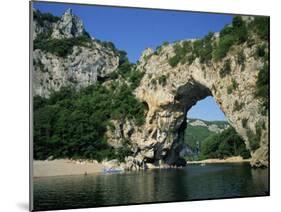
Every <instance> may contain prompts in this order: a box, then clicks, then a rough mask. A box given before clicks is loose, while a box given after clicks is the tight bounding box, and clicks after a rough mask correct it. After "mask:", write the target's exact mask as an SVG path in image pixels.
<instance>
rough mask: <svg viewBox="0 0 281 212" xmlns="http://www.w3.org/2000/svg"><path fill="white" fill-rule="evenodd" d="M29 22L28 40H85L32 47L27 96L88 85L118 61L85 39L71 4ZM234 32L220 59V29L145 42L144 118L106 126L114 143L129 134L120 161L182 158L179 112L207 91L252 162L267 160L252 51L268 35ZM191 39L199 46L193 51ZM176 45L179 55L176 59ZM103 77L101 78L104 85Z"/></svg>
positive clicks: (147, 163)
mask: <svg viewBox="0 0 281 212" xmlns="http://www.w3.org/2000/svg"><path fill="white" fill-rule="evenodd" d="M34 12H35V13H38V11H34ZM243 20H244V22H245V24H247V25H249V26H250V24H251V22H252V21H253V19H252V18H245V17H243ZM236 24H237V23H236ZM239 24H241V22H238V24H237V25H238V26H239ZM231 27H232V26H231ZM243 27H245V26H244V25H243ZM33 29H34V32H33V36H34V37H33V38H34V41H36V40H38V39H41V38H42V35H43V38H44V39H43V41H44V42H46V43H47V44H48V45H49V44H50V42H53V41H55V42H57V41H65V40H66V41H69V40H68V39H72V40H70V41H71V42H72V43H73V42H74V41H75V42H76V40H75V39H77V38H81V37H82V38H83V39H84V38H85V37H86V38H87V39H86V41H87V42H86V43H84V40H82V41H80V40H79V42H78V44H77V45H73V46H71V48H70V49H71V51H70V50H69V48H68V49H67V54H66V53H65V52H63V56H62V55H60V54H61V52H58V53H56V52H55V53H54V52H48V51H44V50H42V49H40V48H37V49H36V48H35V49H34V51H33V62H34V66H33V73H32V77H33V93H34V95H39V96H43V97H48V96H49V94H50V92H51V91H52V90H59V89H60V88H61V87H63V86H67V85H74V86H75V87H76V88H80V87H85V86H88V85H92V84H94V83H95V82H96V81H97V80H98V78H105V77H106V76H107V75H108V74H110V73H112V72H114V71H115V70H117V68H118V65H119V60H120V54H119V53H118V51H116V49H115V48H112V46H111V45H104V44H103V43H102V42H100V41H98V40H96V39H92V38H89V35H88V33H86V31H85V30H84V27H83V22H82V21H81V20H80V19H79V18H78V17H77V16H75V15H73V14H72V12H71V11H70V10H68V11H66V12H65V13H64V15H63V16H62V17H57V18H44V19H43V20H42V17H41V15H40V13H39V14H37V15H36V16H35V17H34V24H33ZM230 29H231V30H232V28H230ZM242 29H243V30H244V28H242ZM231 30H229V29H228V28H226V29H225V30H224V34H226V37H227V36H228V40H227V42H228V43H229V41H231V39H230V38H231V37H230V36H229V34H227V33H230V31H231ZM239 33H240V34H239V36H240V37H239V39H238V41H239V42H238V41H237V42H236V41H235V42H234V41H231V42H232V46H229V45H228V46H227V47H228V48H229V50H228V51H227V52H224V54H225V55H223V56H221V57H220V58H219V59H216V58H214V57H213V56H212V55H213V53H214V52H215V50H216V48H217V46H219V45H220V41H221V40H222V37H223V33H222V32H221V33H216V34H212V35H209V36H207V37H206V39H205V40H204V39H203V42H202V40H201V41H200V42H199V43H198V40H183V41H179V42H175V43H172V44H167V43H165V45H162V46H161V47H160V48H158V49H157V50H156V51H154V50H152V49H150V48H148V49H146V50H145V51H144V52H143V53H142V56H141V57H140V59H139V61H138V63H137V65H136V67H135V68H136V69H137V70H139V71H140V72H141V73H142V74H143V78H142V80H141V82H140V85H139V86H138V87H137V88H136V89H135V90H134V94H135V96H136V97H137V99H138V100H139V101H141V102H143V103H144V104H145V105H147V107H148V111H147V113H146V114H145V115H146V117H145V123H144V124H143V125H142V126H137V125H136V124H135V123H134V121H133V120H122V121H120V120H112V121H111V122H112V126H113V127H111V128H110V127H109V128H108V130H107V133H106V134H107V141H108V143H109V144H110V145H112V146H113V147H115V148H118V147H120V145H122V140H124V139H126V140H128V141H130V147H131V149H132V152H133V155H132V156H129V157H127V158H126V164H123V165H124V166H125V168H129V169H140V168H150V167H155V166H160V167H161V166H163V164H168V165H185V161H183V160H182V159H181V158H180V157H179V152H180V151H181V149H180V148H179V145H178V141H179V139H180V136H181V132H182V131H183V126H184V125H183V124H184V123H185V122H186V113H187V111H188V110H189V109H190V108H191V107H192V106H193V105H194V104H196V102H197V101H199V100H201V99H203V98H205V97H207V96H213V97H214V99H215V100H216V102H217V104H218V105H219V106H220V108H221V110H222V111H223V112H224V113H225V115H226V117H227V118H228V121H229V123H230V125H232V126H233V127H234V128H235V129H236V131H237V132H238V133H239V134H240V135H241V136H242V137H243V139H244V140H245V143H246V146H247V148H248V149H250V150H251V155H252V162H251V163H252V165H253V166H256V167H262V166H268V111H267V110H266V111H264V109H263V102H262V99H261V98H257V96H256V89H257V88H256V87H257V80H258V77H259V71H260V70H261V69H262V68H263V67H264V65H265V63H267V61H265V60H264V59H263V58H262V57H259V53H258V56H257V51H259V50H260V48H261V46H263V49H262V51H263V52H262V53H263V54H262V55H264V54H268V50H267V48H268V41H267V40H266V39H261V38H260V37H259V36H257V35H256V34H255V33H254V32H251V33H248V34H246V33H244V31H242V33H241V31H239ZM46 36H47V38H46ZM89 39H90V41H89ZM240 39H241V40H240ZM46 43H43V44H46ZM39 44H40V43H39ZM51 44H53V43H51ZM67 44H68V43H67ZM197 45H201V49H199V50H200V51H199V53H198V52H197V51H198V48H197V47H196V46H197ZM43 47H44V48H45V45H43ZM195 47H196V48H195ZM207 50H208V51H207ZM209 50H210V51H209ZM182 52H184V55H183V56H181V57H180V59H179V58H178V55H179V54H182ZM196 52H197V53H196ZM215 53H216V52H215ZM218 53H219V55H220V54H221V52H218ZM200 54H201V56H200ZM202 55H203V56H202ZM110 83H111V81H106V82H105V85H108V84H110ZM210 112H211V111H210Z"/></svg>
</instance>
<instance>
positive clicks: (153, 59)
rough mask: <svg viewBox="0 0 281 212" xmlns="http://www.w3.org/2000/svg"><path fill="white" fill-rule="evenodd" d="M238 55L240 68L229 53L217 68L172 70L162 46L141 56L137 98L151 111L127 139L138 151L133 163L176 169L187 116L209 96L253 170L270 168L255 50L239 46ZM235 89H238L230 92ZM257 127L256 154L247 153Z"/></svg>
mask: <svg viewBox="0 0 281 212" xmlns="http://www.w3.org/2000/svg"><path fill="white" fill-rule="evenodd" d="M240 49H242V50H243V51H244V54H245V56H246V60H245V64H244V65H243V67H242V66H241V65H240V64H239V63H238V61H237V54H235V53H233V52H232V53H229V54H228V55H227V56H226V57H225V58H224V59H223V60H221V61H218V62H215V61H212V62H210V63H208V64H204V63H200V61H199V59H198V58H197V59H195V61H194V62H193V63H192V64H190V65H188V64H178V65H177V66H175V67H171V66H170V65H169V63H168V60H169V58H171V57H172V56H174V54H175V53H174V50H173V45H168V46H165V47H164V48H162V50H161V53H158V54H154V53H153V50H152V49H147V50H146V51H145V52H144V53H143V54H142V57H141V59H140V62H139V64H138V67H137V68H138V69H139V70H141V71H143V72H144V77H143V79H142V81H141V84H140V86H139V87H138V88H137V89H136V91H135V94H136V96H137V98H138V99H139V100H140V101H143V102H146V103H147V104H148V107H149V110H148V112H147V115H146V123H145V124H144V126H142V127H141V128H139V129H138V130H136V131H135V132H134V133H133V134H132V135H131V140H132V142H133V144H134V145H135V149H137V150H136V151H135V153H136V156H135V160H137V161H138V163H139V164H142V165H143V164H145V163H146V162H147V161H148V162H150V163H151V162H153V163H154V165H159V163H160V164H161V163H168V164H175V163H176V162H177V159H178V157H177V152H176V151H175V149H176V144H177V139H178V130H179V128H180V127H181V124H182V123H183V121H184V120H185V115H186V112H187V111H188V110H189V109H190V108H191V107H192V106H193V105H194V104H196V102H197V101H198V100H201V99H203V98H205V97H207V96H210V95H212V96H213V97H214V99H215V101H216V102H217V104H218V105H219V106H220V108H221V110H222V111H223V112H224V113H225V115H226V117H227V119H228V121H229V123H230V124H231V125H232V126H233V127H234V128H235V129H236V131H237V132H238V134H240V135H241V136H242V137H243V139H244V140H245V144H246V147H247V148H248V149H250V150H251V155H252V161H251V163H252V165H253V166H267V165H268V130H267V129H268V117H267V116H266V115H263V114H262V113H261V112H260V111H261V110H260V108H261V102H260V99H258V98H256V97H255V90H256V80H257V75H258V70H259V69H260V67H262V62H261V61H260V60H257V59H256V58H254V56H253V55H254V51H255V47H253V46H252V47H246V46H243V47H242V46H237V50H240ZM227 60H228V61H229V62H230V68H231V73H230V74H227V75H226V76H221V75H220V73H219V72H220V70H221V69H223V66H224V63H225V61H227ZM234 81H235V82H234ZM233 83H235V84H236V86H235V89H234V88H232V90H231V92H230V91H229V90H230V89H231V88H230V87H231V86H233ZM245 122H246V124H245ZM260 125H262V126H263V129H261V133H260V135H259V138H258V139H259V148H257V149H251V145H250V142H251V139H252V136H256V134H257V132H256V131H257V127H256V126H260Z"/></svg>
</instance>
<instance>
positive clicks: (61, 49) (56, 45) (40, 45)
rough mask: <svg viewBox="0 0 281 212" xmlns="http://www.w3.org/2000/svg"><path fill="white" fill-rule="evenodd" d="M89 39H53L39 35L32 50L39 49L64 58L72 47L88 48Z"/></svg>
mask: <svg viewBox="0 0 281 212" xmlns="http://www.w3.org/2000/svg"><path fill="white" fill-rule="evenodd" d="M90 43H91V39H90V38H88V37H87V36H80V37H76V38H64V39H55V38H50V37H49V35H46V34H44V33H43V34H40V35H38V36H37V37H36V39H35V40H34V43H33V45H34V49H41V50H43V51H45V52H50V53H52V54H55V55H57V56H59V57H65V56H67V55H69V54H71V53H72V50H73V46H87V47H88V46H89V45H90Z"/></svg>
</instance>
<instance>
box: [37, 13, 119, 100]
mask: <svg viewBox="0 0 281 212" xmlns="http://www.w3.org/2000/svg"><path fill="white" fill-rule="evenodd" d="M34 12H37V13H38V11H34ZM39 14H40V13H39ZM42 22H43V24H42ZM33 23H34V25H33V39H36V37H37V36H38V35H39V34H40V33H50V32H52V33H51V37H50V39H58V40H60V39H68V38H77V37H81V36H88V34H87V33H86V31H85V30H84V26H83V23H82V21H81V20H80V19H79V18H78V17H77V16H75V15H73V14H72V12H71V10H67V11H66V12H65V13H64V15H63V16H62V17H61V18H60V19H59V20H58V21H56V22H49V21H46V20H44V21H42V20H41V21H39V18H38V19H36V18H35V19H34V22H33ZM39 23H41V24H39ZM118 65H119V56H118V55H117V53H116V52H115V51H114V49H112V48H109V47H107V46H104V45H103V44H102V43H101V42H98V41H97V40H95V39H94V40H92V41H90V44H88V46H86V45H85V46H78V45H77V46H73V48H72V53H71V54H68V55H67V56H66V57H60V56H57V55H55V54H52V53H49V52H45V51H42V50H41V49H35V50H34V51H33V74H32V76H33V94H34V95H39V96H44V97H48V96H49V95H50V92H51V91H52V90H54V91H58V90H59V89H60V88H61V87H63V86H67V85H73V86H75V87H76V88H80V87H85V86H88V85H92V84H94V83H95V82H96V81H97V79H98V78H99V77H101V78H103V77H105V76H106V75H108V74H110V73H112V72H113V71H115V70H116V68H117V67H118Z"/></svg>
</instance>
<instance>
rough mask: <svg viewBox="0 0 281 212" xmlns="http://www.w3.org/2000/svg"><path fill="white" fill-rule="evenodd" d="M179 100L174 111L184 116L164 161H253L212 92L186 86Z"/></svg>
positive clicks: (181, 163) (178, 164)
mask: <svg viewBox="0 0 281 212" xmlns="http://www.w3.org/2000/svg"><path fill="white" fill-rule="evenodd" d="M176 100H177V103H176V105H175V110H178V111H182V113H181V116H179V117H178V123H176V124H175V125H174V126H175V131H174V141H173V143H172V146H171V150H170V152H169V153H168V154H167V156H166V158H165V160H166V162H167V163H168V164H169V165H173V166H183V165H185V164H186V161H191V160H204V159H210V158H213V159H225V158H228V157H234V156H235V157H236V156H241V157H242V158H244V159H245V158H247V159H248V158H250V156H251V155H250V152H249V150H247V148H246V145H245V141H244V140H243V139H242V138H241V137H240V136H239V135H238V134H237V132H236V130H235V129H234V128H233V127H232V126H231V124H230V123H229V122H228V120H227V118H226V116H225V114H224V112H223V111H222V110H221V108H220V106H219V104H218V103H217V102H216V101H215V99H214V97H213V95H212V93H211V91H210V89H208V88H207V87H205V86H203V85H201V84H200V83H193V84H187V85H185V86H183V87H181V88H180V89H179V90H178V92H177V95H176ZM212 148H213V149H212ZM239 158H240V157H239ZM237 159H238V158H237Z"/></svg>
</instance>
